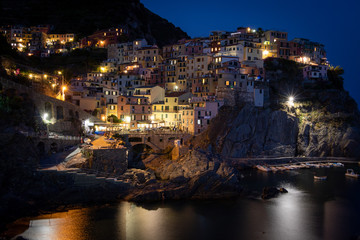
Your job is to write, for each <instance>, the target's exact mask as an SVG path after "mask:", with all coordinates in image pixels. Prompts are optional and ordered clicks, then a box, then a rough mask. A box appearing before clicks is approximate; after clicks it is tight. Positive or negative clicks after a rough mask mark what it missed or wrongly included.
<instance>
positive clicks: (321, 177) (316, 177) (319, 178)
mask: <svg viewBox="0 0 360 240" xmlns="http://www.w3.org/2000/svg"><path fill="white" fill-rule="evenodd" d="M326 179H327V176H314V180H326Z"/></svg>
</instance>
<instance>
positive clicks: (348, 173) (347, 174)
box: [345, 169, 359, 178]
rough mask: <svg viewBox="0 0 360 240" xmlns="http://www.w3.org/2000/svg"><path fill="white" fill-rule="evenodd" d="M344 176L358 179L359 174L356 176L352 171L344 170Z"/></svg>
mask: <svg viewBox="0 0 360 240" xmlns="http://www.w3.org/2000/svg"><path fill="white" fill-rule="evenodd" d="M345 176H347V177H353V178H358V177H359V174H358V173H355V172H354V170H353V169H347V170H346V173H345Z"/></svg>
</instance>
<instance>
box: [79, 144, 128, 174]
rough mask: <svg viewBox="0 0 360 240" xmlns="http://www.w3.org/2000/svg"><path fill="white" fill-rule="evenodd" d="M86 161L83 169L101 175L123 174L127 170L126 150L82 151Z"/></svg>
mask: <svg viewBox="0 0 360 240" xmlns="http://www.w3.org/2000/svg"><path fill="white" fill-rule="evenodd" d="M82 152H83V154H84V155H85V157H86V158H87V159H88V160H87V163H86V165H85V166H84V167H85V168H89V169H92V170H94V171H97V172H101V173H108V174H114V175H121V174H123V173H124V172H125V171H126V170H127V168H128V149H127V148H116V149H84V150H82Z"/></svg>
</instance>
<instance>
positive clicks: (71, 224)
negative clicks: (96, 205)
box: [21, 209, 91, 240]
mask: <svg viewBox="0 0 360 240" xmlns="http://www.w3.org/2000/svg"><path fill="white" fill-rule="evenodd" d="M89 212H90V209H81V210H72V211H69V212H62V213H54V214H47V215H42V216H41V217H39V218H37V219H32V220H30V223H29V229H28V230H27V231H25V232H24V233H23V234H21V236H23V237H24V238H26V239H58V240H62V239H80V240H81V239H89V238H88V231H87V229H88V228H89V227H90V226H89V225H91V219H90V217H89Z"/></svg>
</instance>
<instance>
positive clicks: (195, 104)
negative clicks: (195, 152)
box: [180, 97, 223, 135]
mask: <svg viewBox="0 0 360 240" xmlns="http://www.w3.org/2000/svg"><path fill="white" fill-rule="evenodd" d="M222 105H223V102H222V101H217V100H215V98H214V97H213V98H209V97H207V98H203V97H193V98H191V100H190V101H189V105H187V106H186V107H183V108H181V109H180V113H181V127H180V128H181V129H182V130H183V131H187V132H189V133H191V134H194V135H196V134H199V133H201V132H203V131H204V130H205V129H206V128H207V127H208V125H209V124H210V121H211V119H212V118H214V117H215V116H216V115H217V114H218V109H219V107H221V106H222Z"/></svg>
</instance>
